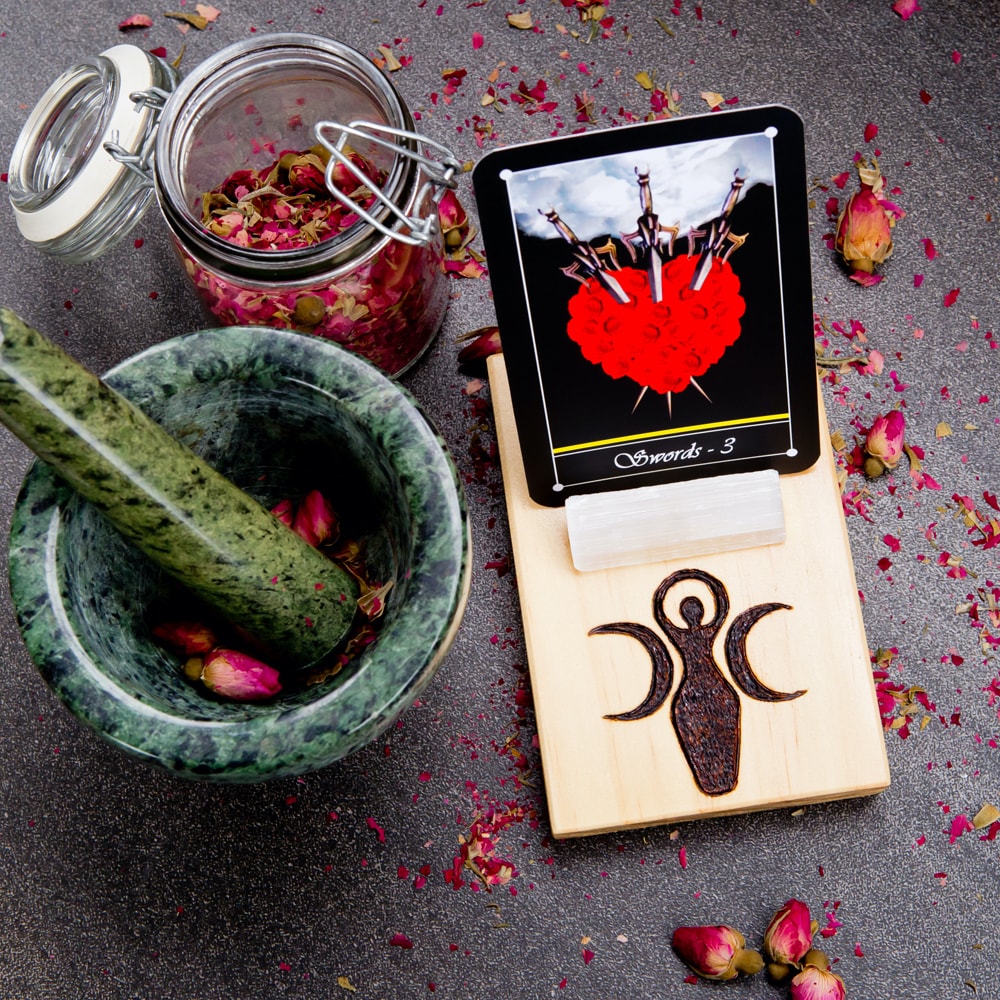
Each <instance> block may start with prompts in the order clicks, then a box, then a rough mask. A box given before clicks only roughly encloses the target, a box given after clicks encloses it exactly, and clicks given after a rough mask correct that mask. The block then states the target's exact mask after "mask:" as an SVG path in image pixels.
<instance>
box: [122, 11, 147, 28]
mask: <svg viewBox="0 0 1000 1000" xmlns="http://www.w3.org/2000/svg"><path fill="white" fill-rule="evenodd" d="M152 27H153V19H152V18H151V17H150V16H149V15H148V14H133V15H132V16H131V17H126V18H125V20H124V21H122V23H121V24H119V25H118V30H119V31H127V30H128V29H129V28H152Z"/></svg>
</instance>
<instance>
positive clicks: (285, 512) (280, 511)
mask: <svg viewBox="0 0 1000 1000" xmlns="http://www.w3.org/2000/svg"><path fill="white" fill-rule="evenodd" d="M271 513H272V514H273V515H274V516H275V517H276V518H277V519H278V520H279V521H280V522H281V523H282V524H284V525H285V526H286V527H289V528H290V527H291V526H292V520H293V519H294V516H295V509H294V508H293V507H292V501H291V500H282V501H281V503H279V504H278V505H277V506H276V507H272V508H271Z"/></svg>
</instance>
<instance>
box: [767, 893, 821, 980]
mask: <svg viewBox="0 0 1000 1000" xmlns="http://www.w3.org/2000/svg"><path fill="white" fill-rule="evenodd" d="M812 936H813V931H812V917H811V916H810V915H809V907H808V906H806V904H805V903H803V902H801V901H800V900H798V899H790V900H788V902H787V903H785V905H784V906H782V907H781V909H780V910H778V912H777V913H775V915H774V916H773V917H772V918H771V922H770V924H768V926H767V930H766V931H765V932H764V957H765V958H766V959H767V960H768V962H769V963H771V964H770V965H769V966H768V969H769V971H770V973H771V975H772V976H773V977H774V978H776V979H781V978H784V976H786V975H787V974H788V971H789V970H788V969H787V968H784V969H781V968H778V967H780V966H785V967H787V966H789V965H798V963H799V962H801V961H802V959H803V958H804V957H805V955H806V953H807V952H808V951H809V946H810V945H811V943H812Z"/></svg>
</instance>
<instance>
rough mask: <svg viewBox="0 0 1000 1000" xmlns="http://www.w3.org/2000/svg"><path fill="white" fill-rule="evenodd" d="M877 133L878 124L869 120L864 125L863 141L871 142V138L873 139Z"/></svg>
mask: <svg viewBox="0 0 1000 1000" xmlns="http://www.w3.org/2000/svg"><path fill="white" fill-rule="evenodd" d="M877 135H878V125H876V124H875V123H874V122H869V123H868V124H867V125H866V126H865V142H871V141H872V139H874V138H875V136H877Z"/></svg>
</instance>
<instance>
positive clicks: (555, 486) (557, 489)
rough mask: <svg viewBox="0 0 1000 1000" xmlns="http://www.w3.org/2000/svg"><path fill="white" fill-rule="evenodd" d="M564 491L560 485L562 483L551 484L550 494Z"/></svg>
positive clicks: (563, 487)
mask: <svg viewBox="0 0 1000 1000" xmlns="http://www.w3.org/2000/svg"><path fill="white" fill-rule="evenodd" d="M564 489H566V487H565V486H563V484H562V483H553V484H552V492H553V493H562V491H563V490H564Z"/></svg>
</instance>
